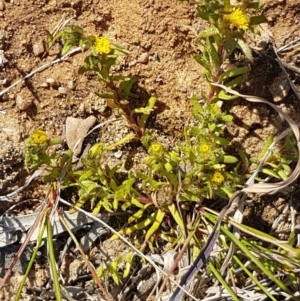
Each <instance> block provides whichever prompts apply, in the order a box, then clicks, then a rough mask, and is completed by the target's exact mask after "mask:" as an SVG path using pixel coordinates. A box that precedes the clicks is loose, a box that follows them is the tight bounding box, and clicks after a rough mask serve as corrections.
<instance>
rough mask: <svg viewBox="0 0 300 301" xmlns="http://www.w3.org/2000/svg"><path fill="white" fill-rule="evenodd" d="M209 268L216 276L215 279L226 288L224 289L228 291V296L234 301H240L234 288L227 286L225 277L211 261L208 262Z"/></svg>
mask: <svg viewBox="0 0 300 301" xmlns="http://www.w3.org/2000/svg"><path fill="white" fill-rule="evenodd" d="M208 266H209V268H210V269H211V271H212V273H213V274H214V275H215V277H216V278H217V279H218V280H219V282H220V283H221V284H222V285H223V286H224V288H225V289H226V290H227V292H228V294H229V295H230V296H231V297H232V299H233V300H235V301H239V299H238V297H237V296H236V294H235V293H234V291H233V290H232V288H231V287H230V286H229V285H228V284H227V282H226V281H225V280H224V279H223V277H222V276H221V275H220V273H219V272H218V271H217V269H216V268H215V267H214V265H213V263H212V262H211V261H208Z"/></svg>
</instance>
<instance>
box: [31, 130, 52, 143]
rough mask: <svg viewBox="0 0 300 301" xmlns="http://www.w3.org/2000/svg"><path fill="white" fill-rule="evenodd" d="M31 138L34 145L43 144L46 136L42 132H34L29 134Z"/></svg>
mask: <svg viewBox="0 0 300 301" xmlns="http://www.w3.org/2000/svg"><path fill="white" fill-rule="evenodd" d="M31 138H32V140H33V142H34V143H35V144H43V143H45V142H46V141H47V139H48V137H47V134H46V133H45V132H44V131H42V130H36V131H35V132H33V133H32V134H31Z"/></svg>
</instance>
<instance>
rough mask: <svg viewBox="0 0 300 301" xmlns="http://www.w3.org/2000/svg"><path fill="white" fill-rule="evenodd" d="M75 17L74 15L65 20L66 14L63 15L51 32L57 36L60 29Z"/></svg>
mask: <svg viewBox="0 0 300 301" xmlns="http://www.w3.org/2000/svg"><path fill="white" fill-rule="evenodd" d="M74 18H75V17H72V18H69V19H67V20H65V21H64V19H65V15H63V16H62V17H61V19H60V20H59V22H58V23H57V25H56V26H55V28H54V29H53V31H52V32H51V35H52V36H55V35H56V34H57V32H58V31H59V30H60V29H62V28H64V27H65V26H66V25H67V24H68V23H69V22H70V21H71V20H73V19H74Z"/></svg>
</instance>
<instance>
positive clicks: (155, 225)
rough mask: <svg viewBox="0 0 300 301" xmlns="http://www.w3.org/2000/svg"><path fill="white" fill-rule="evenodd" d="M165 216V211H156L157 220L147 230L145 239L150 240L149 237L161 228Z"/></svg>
mask: <svg viewBox="0 0 300 301" xmlns="http://www.w3.org/2000/svg"><path fill="white" fill-rule="evenodd" d="M164 217H165V212H163V211H162V210H160V209H158V211H157V212H155V220H154V222H153V224H152V226H151V228H150V229H149V230H148V231H147V233H146V235H145V240H147V241H148V240H149V238H150V237H151V236H152V235H153V234H154V233H155V232H156V231H157V230H158V229H159V226H160V225H161V223H162V221H163V218H164Z"/></svg>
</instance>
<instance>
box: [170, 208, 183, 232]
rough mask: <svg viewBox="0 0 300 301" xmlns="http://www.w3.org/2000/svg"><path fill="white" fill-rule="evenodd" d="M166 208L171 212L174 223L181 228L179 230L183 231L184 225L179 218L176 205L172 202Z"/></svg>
mask: <svg viewBox="0 0 300 301" xmlns="http://www.w3.org/2000/svg"><path fill="white" fill-rule="evenodd" d="M168 209H169V211H170V213H171V214H172V216H173V218H174V220H175V222H176V224H177V225H178V226H179V228H180V229H181V232H182V233H184V231H185V227H184V224H183V220H182V219H181V216H180V214H179V212H178V210H177V207H176V205H175V204H174V203H172V204H171V205H169V206H168Z"/></svg>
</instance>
